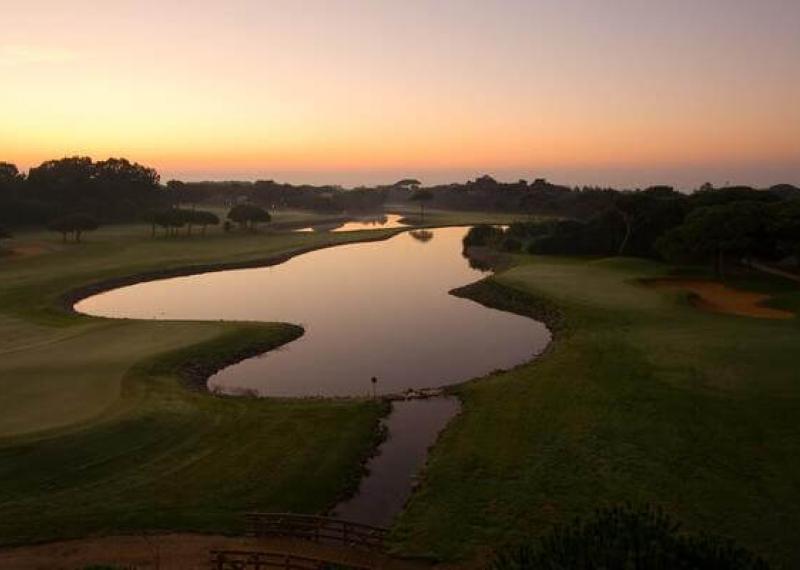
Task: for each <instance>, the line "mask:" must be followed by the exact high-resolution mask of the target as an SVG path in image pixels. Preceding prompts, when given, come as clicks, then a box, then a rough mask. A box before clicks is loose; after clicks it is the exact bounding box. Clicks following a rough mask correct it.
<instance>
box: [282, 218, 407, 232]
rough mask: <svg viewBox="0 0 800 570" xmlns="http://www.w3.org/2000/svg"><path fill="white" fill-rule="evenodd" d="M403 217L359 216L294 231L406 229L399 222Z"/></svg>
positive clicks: (404, 225)
mask: <svg viewBox="0 0 800 570" xmlns="http://www.w3.org/2000/svg"><path fill="white" fill-rule="evenodd" d="M402 219H403V216H400V215H398V214H380V215H373V216H361V217H359V218H357V219H355V220H353V221H350V222H345V223H339V222H335V223H320V224H315V225H313V226H308V227H305V228H300V229H297V230H294V231H296V232H355V231H359V230H383V229H392V228H407V227H408V224H404V223H403V222H402V221H401V220H402Z"/></svg>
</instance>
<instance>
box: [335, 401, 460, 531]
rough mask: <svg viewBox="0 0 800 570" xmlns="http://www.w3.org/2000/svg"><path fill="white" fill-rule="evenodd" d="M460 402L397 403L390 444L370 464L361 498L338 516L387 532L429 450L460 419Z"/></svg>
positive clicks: (348, 503)
mask: <svg viewBox="0 0 800 570" xmlns="http://www.w3.org/2000/svg"><path fill="white" fill-rule="evenodd" d="M459 408H460V404H459V402H458V400H457V399H455V398H434V399H431V400H410V401H407V402H395V403H394V404H393V406H392V413H391V415H390V416H389V417H388V418H387V419H386V421H385V422H384V425H385V427H386V428H387V430H388V433H389V435H388V439H387V440H386V441H385V442H384V443H383V445H381V446H380V448H379V449H378V454H377V455H376V456H375V457H373V458H372V459H371V460H370V461H369V463H368V464H367V469H368V470H369V474H368V475H367V476H366V477H365V478H364V479H363V480H362V481H361V484H360V485H359V487H358V492H357V493H356V495H355V496H354V497H353V498H351V499H349V500H347V501H345V502H343V503H340V504H339V505H338V506H337V507H336V509H335V510H334V515H335V516H337V517H340V518H342V519H345V520H352V521H358V522H360V523H363V524H371V525H374V526H384V527H388V526H389V525H390V524H391V522H392V519H394V517H395V516H396V515H397V514H398V513H399V512H400V511H402V510H403V506H404V505H405V503H406V501H407V500H408V498H409V496H411V492H412V490H413V488H414V478H415V477H416V476H417V475H418V474H419V471H420V469H421V468H422V466H423V465H424V464H425V458H426V457H427V455H428V448H430V447H431V446H432V445H433V444H434V443H436V438H437V437H438V435H439V432H440V431H442V430H443V429H444V427H445V426H446V425H447V423H448V422H449V421H450V420H451V419H452V418H453V416H455V415H456V414H457V413H458V410H459Z"/></svg>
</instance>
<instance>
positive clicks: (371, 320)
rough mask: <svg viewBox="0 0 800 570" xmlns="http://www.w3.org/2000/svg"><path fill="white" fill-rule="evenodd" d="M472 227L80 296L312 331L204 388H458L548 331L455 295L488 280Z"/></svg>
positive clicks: (100, 308) (522, 352)
mask: <svg viewBox="0 0 800 570" xmlns="http://www.w3.org/2000/svg"><path fill="white" fill-rule="evenodd" d="M466 231H467V230H466V229H465V228H440V229H435V230H424V231H421V232H420V231H417V232H404V233H401V234H399V235H396V236H394V237H392V238H390V239H388V240H385V241H379V242H370V243H360V244H350V245H342V246H337V247H333V248H329V249H324V250H319V251H314V252H311V253H306V254H304V255H301V256H298V257H295V258H293V259H290V260H289V261H287V262H285V263H282V264H280V265H276V266H273V267H264V268H257V269H242V270H232V271H221V272H218V273H207V274H202V275H195V276H190V277H179V278H173V279H164V280H161V281H152V282H148V283H140V284H137V285H132V286H129V287H122V288H120V289H116V290H113V291H109V292H107V293H102V294H100V295H96V296H93V297H90V298H88V299H85V300H83V301H81V302H79V303H78V304H77V305H76V309H77V310H78V311H80V312H83V313H88V314H91V315H99V316H106V317H125V318H138V319H193V320H243V321H283V322H290V323H296V324H300V325H302V326H303V327H304V328H305V334H304V335H303V336H302V337H301V338H300V339H298V340H296V341H294V342H292V343H290V344H288V345H286V346H285V347H283V348H281V349H279V350H276V351H272V352H269V353H267V354H265V355H263V356H260V357H256V358H251V359H249V360H245V361H243V362H241V363H239V364H236V365H234V366H231V367H228V368H226V369H224V370H222V371H220V372H219V373H217V374H216V375H214V376H213V377H212V378H211V379H210V380H209V386H210V387H212V388H218V389H221V390H222V391H230V392H237V391H240V390H243V389H246V390H252V391H256V392H257V393H259V394H261V395H265V396H287V397H290V396H361V395H369V394H371V393H372V390H373V386H372V383H371V378H372V377H376V378H377V379H378V381H377V385H376V386H375V391H376V392H377V393H378V394H393V393H400V392H404V391H405V390H407V389H412V388H413V389H419V388H431V387H437V386H443V385H448V384H453V383H457V382H463V381H465V380H468V379H470V378H474V377H477V376H481V375H484V374H487V373H489V372H492V371H494V370H497V369H504V368H510V367H513V366H515V365H517V364H520V363H522V362H525V361H527V360H529V359H531V358H533V357H534V356H535V355H537V354H538V353H539V352H540V351H541V350H542V349H543V348H544V347H545V346H546V345H547V343H548V341H549V333H548V331H547V329H546V327H545V326H544V325H543V324H541V323H539V322H537V321H534V320H532V319H529V318H527V317H522V316H519V315H514V314H511V313H506V312H503V311H498V310H495V309H490V308H487V307H484V306H482V305H480V304H478V303H475V302H473V301H470V300H467V299H463V298H459V297H455V296H453V295H450V294H449V293H448V291H450V290H452V289H454V288H457V287H460V286H463V285H467V284H469V283H471V282H474V281H477V280H478V279H481V278H482V277H484V276H485V273H483V272H481V271H480V270H477V269H474V268H472V267H470V264H469V262H468V260H467V259H465V258H464V257H463V256H462V253H461V252H462V243H461V240H462V238H463V236H464V234H465V232H466Z"/></svg>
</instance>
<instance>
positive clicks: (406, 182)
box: [392, 178, 422, 190]
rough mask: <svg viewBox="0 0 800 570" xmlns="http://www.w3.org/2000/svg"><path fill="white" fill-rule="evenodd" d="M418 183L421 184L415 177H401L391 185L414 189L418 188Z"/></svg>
mask: <svg viewBox="0 0 800 570" xmlns="http://www.w3.org/2000/svg"><path fill="white" fill-rule="evenodd" d="M420 184H422V183H421V182H420V181H419V180H417V179H416V178H403V179H402V180H398V181H397V182H395V183H394V184H392V186H394V187H395V188H401V189H403V190H416V189H417V188H419V186H420Z"/></svg>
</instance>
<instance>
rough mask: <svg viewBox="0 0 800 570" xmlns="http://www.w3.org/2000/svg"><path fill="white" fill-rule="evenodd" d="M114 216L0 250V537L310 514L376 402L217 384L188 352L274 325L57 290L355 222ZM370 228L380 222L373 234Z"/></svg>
mask: <svg viewBox="0 0 800 570" xmlns="http://www.w3.org/2000/svg"><path fill="white" fill-rule="evenodd" d="M148 230H149V228H146V227H144V226H114V227H109V228H103V229H101V230H100V231H98V232H96V233H93V234H91V235H89V236H87V241H86V243H84V244H82V245H77V246H76V245H62V244H61V243H60V242H59V239H58V237H57V236H53V235H49V234H46V233H42V232H23V233H21V234H20V235H18V236H17V237H16V238H15V239H14V240H11V241H10V243H9V246H10V247H14V248H16V247H20V246H22V247H30V246H35V247H37V248H38V249H43V250H44V251H45V253H42V254H39V255H29V256H10V257H5V258H3V259H2V260H0V409H2V410H3V413H2V414H0V544H12V543H21V542H30V541H38V540H46V539H51V538H61V537H67V536H82V535H85V534H87V533H93V532H125V531H135V530H140V529H170V530H174V529H183V530H203V531H219V532H235V531H237V530H240V524H241V516H240V515H241V513H242V512H244V511H247V510H251V509H263V510H267V511H284V510H287V511H297V512H322V511H325V510H326V509H327V508H329V507H331V506H332V505H333V504H335V502H336V501H337V499H338V498H340V497H341V495H342V494H343V493H344V492H346V491H347V490H349V489H350V490H351V489H352V488H353V486H354V484H355V482H356V481H357V479H358V477H359V476H360V473H361V462H362V460H363V459H364V458H365V457H366V455H367V454H368V453H370V451H371V449H372V448H373V447H374V444H375V438H376V433H377V426H378V422H379V419H380V417H381V416H382V415H383V414H384V413H385V411H386V410H385V408H384V407H383V406H381V405H378V404H375V403H372V402H363V401H355V400H354V401H318V400H269V399H265V400H257V399H250V398H219V397H213V396H210V395H208V394H206V393H202V392H198V391H192V390H188V389H187V388H186V387H185V385H183V384H184V383H183V382H182V381H181V379H180V376H181V372H182V371H183V370H184V369H185V366H186V364H187V363H191V364H193V365H201V366H210V365H213V360H214V359H215V358H219V359H224V358H225V356H226V355H229V354H236V353H237V352H241V351H247V350H248V349H250V348H252V346H253V345H254V344H255V345H258V346H261V347H264V348H266V347H268V346H276V345H279V344H282V343H284V342H286V341H288V340H291V339H292V338H295V337H296V335H297V327H294V326H290V325H282V324H264V325H253V324H239V323H218V322H214V323H211V322H205V323H201V322H155V321H130V320H110V319H95V318H89V317H84V316H80V315H73V314H69V313H68V312H65V311H64V310H63V309H62V308H60V307H59V299H60V298H61V296H62V295H63V294H64V293H65V292H67V291H68V290H70V289H73V288H75V287H80V286H83V285H86V284H89V283H92V282H96V281H98V280H103V279H109V278H114V277H120V276H126V275H131V274H137V273H140V272H146V271H153V270H160V269H165V268H174V267H183V266H192V265H197V264H207V263H239V262H245V261H249V260H260V259H265V258H268V257H270V256H273V255H277V254H281V253H285V252H291V251H296V250H300V249H304V248H308V247H312V246H319V245H326V244H329V243H344V242H347V241H353V240H355V239H358V238H363V237H364V234H358V233H349V234H292V233H260V234H244V233H238V232H237V233H231V234H227V235H226V234H224V233H222V232H221V231H215V232H209V235H208V236H206V237H205V238H201V237H199V236H195V237H193V238H186V237H181V238H177V239H176V238H173V239H167V238H162V237H159V238H156V239H151V238H149V231H148ZM375 235H389V234H388V232H387V233H383V234H381V233H377V234H375Z"/></svg>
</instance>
